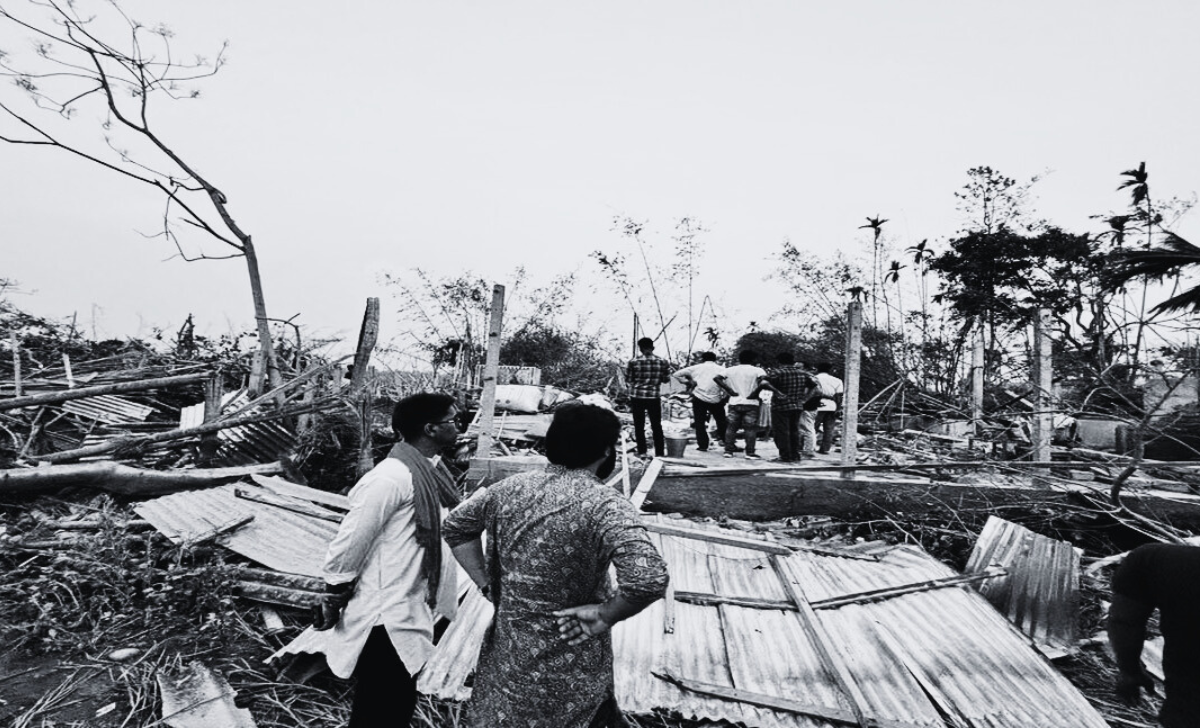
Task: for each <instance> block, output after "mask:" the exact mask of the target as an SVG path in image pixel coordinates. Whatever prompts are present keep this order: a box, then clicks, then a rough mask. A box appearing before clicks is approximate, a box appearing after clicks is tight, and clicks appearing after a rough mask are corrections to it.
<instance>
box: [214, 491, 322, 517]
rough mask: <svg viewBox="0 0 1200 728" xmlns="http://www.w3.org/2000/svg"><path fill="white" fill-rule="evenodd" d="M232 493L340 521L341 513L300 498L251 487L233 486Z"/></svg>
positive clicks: (269, 504) (286, 509) (278, 506)
mask: <svg viewBox="0 0 1200 728" xmlns="http://www.w3.org/2000/svg"><path fill="white" fill-rule="evenodd" d="M233 493H234V495H236V496H237V497H238V498H243V499H245V500H251V501H254V502H255V503H262V504H264V505H268V506H275V507H276V508H282V509H284V510H285V511H292V512H293V513H303V514H304V515H306V516H312V517H313V518H320V519H322V520H325V521H332V522H334V523H341V522H342V514H340V513H334V512H332V511H329V510H326V509H324V508H321V507H320V506H317V505H313V504H310V503H307V502H305V501H302V500H297V499H295V498H288V497H287V496H277V495H273V494H271V493H267V492H264V491H262V490H258V491H256V490H254V489H252V488H235V489H234V491H233Z"/></svg>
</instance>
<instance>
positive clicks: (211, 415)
mask: <svg viewBox="0 0 1200 728" xmlns="http://www.w3.org/2000/svg"><path fill="white" fill-rule="evenodd" d="M221 390H222V387H221V374H220V373H219V372H218V373H214V374H213V375H212V377H210V378H209V380H208V381H207V382H205V384H204V424H206V425H208V424H212V423H213V422H216V421H217V420H219V419H220V418H221V399H222V394H223V392H222V391H221ZM220 449H221V439H220V436H219V435H218V434H217V431H215V430H214V431H213V432H206V433H204V434H203V435H201V436H200V447H199V452H198V455H197V458H196V459H197V461H198V462H197V465H199V466H200V467H202V468H211V467H213V466H214V465H215V464H216V459H217V451H218V450H220Z"/></svg>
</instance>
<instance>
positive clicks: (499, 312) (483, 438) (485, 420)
mask: <svg viewBox="0 0 1200 728" xmlns="http://www.w3.org/2000/svg"><path fill="white" fill-rule="evenodd" d="M490 311H491V313H490V316H489V317H488V342H487V343H488V345H487V357H486V358H485V359H484V363H483V392H482V393H481V394H480V395H479V440H478V441H477V443H476V445H475V457H477V458H481V459H482V458H487V457H488V456H489V454H490V453H491V451H492V438H493V435H492V430H493V427H494V423H495V420H496V376H497V375H498V373H499V371H500V333H501V331H503V329H504V286H502V285H499V284H496V285H495V286H493V287H492V305H491V309H490Z"/></svg>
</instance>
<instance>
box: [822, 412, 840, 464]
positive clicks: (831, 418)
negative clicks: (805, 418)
mask: <svg viewBox="0 0 1200 728" xmlns="http://www.w3.org/2000/svg"><path fill="white" fill-rule="evenodd" d="M837 421H838V411H837V410H818V411H817V428H818V429H819V430H821V445H820V448H819V449H818V450H817V452H819V453H822V454H824V453H827V452H829V448H831V447H833V435H834V432H835V431H836V429H837Z"/></svg>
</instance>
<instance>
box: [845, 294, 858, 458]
mask: <svg viewBox="0 0 1200 728" xmlns="http://www.w3.org/2000/svg"><path fill="white" fill-rule="evenodd" d="M862 325H863V309H862V301H861V300H860V299H859V293H858V292H857V291H856V292H855V293H854V300H852V301H850V305H849V306H847V307H846V369H845V373H844V378H845V387H846V391H845V393H844V394H843V395H842V465H846V466H850V465H854V464H855V461H856V460H857V459H858V380H859V374H860V372H861V364H862ZM842 477H843V478H849V479H853V478H854V471H853V470H846V471H844V472H843V473H842Z"/></svg>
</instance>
